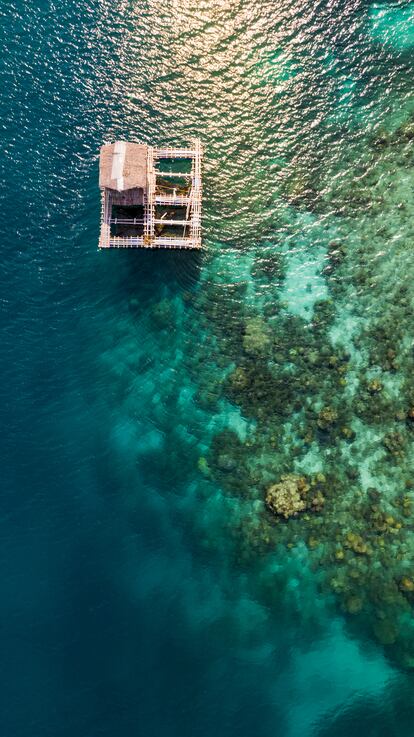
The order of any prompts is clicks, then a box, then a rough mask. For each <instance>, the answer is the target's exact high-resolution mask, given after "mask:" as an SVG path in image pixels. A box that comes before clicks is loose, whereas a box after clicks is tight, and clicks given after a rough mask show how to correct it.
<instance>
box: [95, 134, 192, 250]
mask: <svg viewBox="0 0 414 737" xmlns="http://www.w3.org/2000/svg"><path fill="white" fill-rule="evenodd" d="M161 159H162V160H163V162H164V160H165V159H175V160H176V159H190V160H191V171H190V172H188V173H186V172H182V171H181V172H172V171H171V172H168V171H161V170H158V169H157V164H158V162H159V161H160V160H161ZM201 161H202V147H201V143H200V141H198V140H197V141H195V142H194V147H193V148H170V147H166V148H155V147H152V146H148V147H147V187H146V190H144V195H143V205H144V213H143V218H128V217H120V218H116V217H113V216H112V204H118V200H119V198H118V199H117V198H113V197H112V196H111V190H108V189H103V190H102V205H101V231H100V238H99V247H100V248H169V249H170V248H178V249H197V248H201V199H202V183H201ZM164 168H165V167H164ZM168 177H172V178H175V177H180V178H183V179H184V181H183V183H182V184H180V186H175V187H173V186H172V185H171V187H169V185H168V184H166V181H165V180H167V179H168ZM161 178H162V181H159V180H160V179H161ZM168 188H169V189H170V190H171V191H172V194H170V193H169V191H168ZM183 188H184V191H185V190H187V191H186V193H185V194H183V192H182V190H183ZM177 190H181V191H178V192H177ZM112 200H113V201H112ZM125 202H127V200H125ZM120 204H122V203H120ZM162 206H165V207H167V208H174V207H181V208H185V216H184V217H183V214H184V213H179V214H177V217H175V218H174V217H171V215H172V214H173V213H168V211H166V212H165V213H164V214H163V216H162V217H159V216H158V217H157V216H156V208H157V207H158V208H159V207H162ZM111 225H115V226H117V225H120V226H124V228H130V229H132V230H134V229H135V228H136V229H137V230H138V228H140V229H141V233H142V234H137V235H119V236H115V235H111ZM160 226H167V227H169V228H170V229H171V228H174V227H178V228H182V230H183V233H182V235H181V236H174V235H170V234H168V235H167V234H166V235H165V236H163V235H162V233H160V232H159V231H160ZM138 233H139V230H138Z"/></svg>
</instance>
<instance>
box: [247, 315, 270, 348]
mask: <svg viewBox="0 0 414 737" xmlns="http://www.w3.org/2000/svg"><path fill="white" fill-rule="evenodd" d="M269 345H270V336H269V331H268V328H267V325H266V323H265V321H264V320H262V318H261V317H251V318H249V319H248V320H246V325H245V331H244V337H243V348H244V350H245V351H246V353H250V354H252V355H263V354H264V353H265V352H266V349H267V348H268V347H269Z"/></svg>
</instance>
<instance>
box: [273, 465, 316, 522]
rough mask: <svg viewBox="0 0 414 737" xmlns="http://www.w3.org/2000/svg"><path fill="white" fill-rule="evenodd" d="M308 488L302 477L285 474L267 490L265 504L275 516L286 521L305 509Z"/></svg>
mask: <svg viewBox="0 0 414 737" xmlns="http://www.w3.org/2000/svg"><path fill="white" fill-rule="evenodd" d="M309 489H310V486H309V484H308V483H307V481H306V479H305V477H304V476H297V475H296V474H293V473H291V474H287V475H286V476H282V478H281V480H280V482H279V483H278V484H273V486H270V487H269V489H268V490H267V494H266V504H267V506H268V507H269V509H270V510H271V511H272V512H273V513H274V514H276V515H278V516H280V517H284V518H285V519H288V518H289V517H295V516H296V515H297V514H298V513H299V512H303V511H304V510H305V509H306V508H307V502H306V499H305V497H306V494H307V492H308V491H309Z"/></svg>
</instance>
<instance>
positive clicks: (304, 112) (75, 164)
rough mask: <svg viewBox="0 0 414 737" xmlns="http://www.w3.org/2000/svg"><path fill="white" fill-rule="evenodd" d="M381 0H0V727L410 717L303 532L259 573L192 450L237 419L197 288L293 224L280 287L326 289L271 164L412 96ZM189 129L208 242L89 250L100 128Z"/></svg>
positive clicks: (405, 58) (266, 727)
mask: <svg viewBox="0 0 414 737" xmlns="http://www.w3.org/2000/svg"><path fill="white" fill-rule="evenodd" d="M382 8H383V5H382V4H377V5H375V6H370V5H369V4H368V3H366V2H358V1H357V0H354V2H350V1H348V0H343V2H340V3H336V4H335V5H332V4H331V3H329V2H320V3H318V4H314V3H312V2H298V1H297V0H292V1H291V2H289V3H287V4H285V3H272V2H267V1H266V0H262V1H261V2H258V3H253V2H250V0H246V1H244V2H243V1H242V2H232V1H229V2H213V1H212V0H205V1H204V2H202V3H196V4H192V3H191V2H187V1H186V2H182V3H175V2H174V3H172V4H170V5H168V6H164V5H162V4H160V3H157V2H153V1H152V0H148V1H147V2H144V1H141V0H131V1H129V2H125V1H124V0H111V1H110V0H86V1H85V2H83V3H76V2H73V0H64V1H63V2H61V3H53V2H51V0H42V2H34V1H31V0H14V2H13V3H10V4H8V6H7V7H6V6H5V5H3V6H2V7H1V8H0V19H1V26H0V38H1V49H2V51H1V54H0V59H1V65H0V89H1V98H0V120H1V123H0V125H1V130H2V153H1V157H0V167H1V178H2V182H3V186H2V190H1V195H0V196H1V208H0V232H1V248H2V260H1V266H2V268H1V272H0V279H1V307H2V309H1V329H2V330H1V336H2V339H1V344H0V357H1V364H2V383H1V399H0V413H1V419H2V432H1V439H0V449H1V456H0V467H1V470H2V505H1V517H0V556H1V562H2V572H3V575H2V597H1V607H0V621H1V653H2V674H3V677H2V686H1V690H0V720H1V721H0V735H4V737H23V736H25V737H26V735H30V737H47V736H48V735H50V737H52V736H53V737H58V736H60V735H62V737H65V736H66V735H67V736H68V737H69V735H70V736H72V735H73V736H75V735H76V737H97V736H98V735H103V737H109V736H110V735H111V736H114V735H116V736H117V737H130V736H131V737H132V735H142V736H143V737H144V736H145V737H152V736H154V737H186V736H187V735H188V736H190V735H191V736H192V737H206V736H207V735H209V736H211V735H216V736H217V737H230V735H232V736H233V735H236V734H237V735H239V736H240V737H253V736H254V737H270V735H272V737H278V736H279V735H280V736H281V737H282V736H283V737H285V736H287V737H299V735H300V736H301V737H305V736H306V735H309V736H310V735H312V736H314V737H316V735H318V736H320V737H339V736H341V737H342V735H343V736H344V737H345V735H346V736H348V735H351V734H352V735H353V736H354V737H357V736H358V735H364V736H365V737H370V736H371V735H372V737H385V736H387V737H388V736H390V735H395V736H398V737H409V736H410V735H412V733H413V728H412V718H413V714H414V710H413V706H414V702H413V697H412V688H411V685H412V681H411V675H410V672H409V671H408V670H405V669H402V670H401V669H399V667H398V664H396V663H395V659H393V658H391V659H388V657H387V655H388V653H387V651H385V652H384V649H383V648H382V647H381V646H380V645H378V643H376V642H375V641H373V640H372V638H371V637H370V636H368V635H366V636H365V634H364V631H363V630H362V631H359V632H354V631H352V630H349V629H348V627H347V622H346V620H345V619H344V618H343V613H341V612H340V611H338V609H337V608H335V606H334V605H332V602H331V601H328V602H327V603H326V602H325V599H324V597H323V596H321V598H320V600H319V599H318V598H316V599H315V590H314V588H313V583H312V581H311V580H310V579H309V580H308V578H307V576H306V575H304V574H303V573H302V563H301V558H300V554H299V553H298V554H297V555H296V554H295V553H292V554H291V556H290V557H289V558H288V559H287V560H286V558H280V567H281V568H282V569H283V570H284V571H285V573H284V574H283V576H284V579H285V583H286V580H287V581H288V587H287V589H288V592H289V595H283V596H282V595H280V597H278V587H279V583H278V580H279V579H278V578H275V579H274V583H273V584H272V586H271V587H270V588H272V587H273V589H272V592H271V594H270V593H269V586H268V583H267V580H265V578H266V577H265V571H267V570H268V569H269V565H270V566H275V570H276V568H277V567H278V559H277V556H276V560H273V562H271V563H270V564H269V562H268V561H267V559H266V561H265V560H264V559H263V561H261V560H260V558H259V560H256V561H255V563H254V565H253V566H252V567H249V566H247V567H246V566H245V565H244V563H243V561H242V560H240V559H238V554H237V553H235V552H234V549H233V545H232V526H235V525H234V519H235V517H232V515H233V514H234V515H235V516H237V514H238V511H237V510H238V507H237V504H236V503H235V502H233V501H232V500H231V499H229V497H228V496H226V495H225V494H223V495H222V494H221V491H220V488H219V487H220V485H219V484H218V482H217V479H214V480H211V479H206V478H203V474H202V473H201V472H200V468H201V465H202V464H200V460H199V459H200V456H201V457H204V456H205V455H207V454H208V449H209V447H210V444H211V439H212V437H213V436H214V434H215V433H216V432H217V431H219V430H222V429H223V428H225V427H227V426H230V427H232V428H233V429H234V428H237V429H238V430H239V431H240V432H244V430H243V428H244V422H245V420H244V418H243V416H242V414H243V413H242V412H240V410H239V409H238V408H233V409H231V408H229V405H228V404H226V405H224V404H223V405H222V406H221V405H220V410H218V409H217V407H215V408H212V407H211V406H210V405H209V404H208V401H207V400H205V402H204V404H203V403H202V402H200V401H198V400H197V392H198V391H201V390H203V391H207V392H208V391H210V389H209V387H208V386H207V385H208V382H209V381H210V380H211V376H212V375H214V372H215V371H216V372H217V368H214V367H210V364H209V360H210V358H209V357H210V353H211V350H212V348H211V346H213V345H215V343H214V340H215V336H214V334H213V333H214V331H213V329H212V327H211V324H210V325H209V324H207V326H206V324H205V323H204V322H203V313H204V310H203V308H202V305H203V299H204V305H205V307H206V311H207V308H208V309H209V310H210V311H211V309H212V304H213V306H214V302H215V300H216V301H218V306H219V308H220V299H221V296H218V295H219V294H223V300H224V298H225V291H226V289H227V288H228V287H229V286H234V285H236V286H237V284H239V283H241V282H243V283H244V282H245V281H246V280H247V282H249V280H250V276H246V274H250V271H249V269H250V266H251V264H250V262H249V257H250V256H249V254H251V253H252V252H253V250H254V251H255V253H256V251H260V249H262V252H265V253H266V254H268V253H269V252H272V251H273V250H275V249H276V250H277V249H278V248H281V249H282V251H283V249H284V248H285V246H286V244H287V245H289V244H292V242H294V244H295V248H297V249H298V250H299V251H300V253H301V254H302V256H303V258H302V257H301V258H302V260H301V258H299V266H298V267H296V266H295V263H296V262H294V261H293V264H294V265H293V267H292V268H293V272H292V273H293V275H292V274H291V276H290V281H289V280H286V284H287V287H286V289H287V292H288V294H289V295H291V297H290V298H291V300H292V301H293V302H294V305H293V308H292V310H293V313H295V309H297V310H298V311H299V314H301V310H305V312H306V310H307V309H308V307H307V304H308V302H307V300H308V297H309V293H310V291H312V284H313V290H314V293H315V292H316V293H317V295H319V296H321V298H323V297H324V295H325V294H326V289H327V287H326V285H325V284H324V282H323V279H322V277H321V274H320V272H318V270H317V268H316V267H315V269H316V270H315V269H314V268H313V266H312V264H313V262H314V261H315V263H316V260H317V258H319V255H318V254H319V249H320V251H321V253H324V248H325V246H326V243H325V240H326V238H327V237H328V236H327V235H326V233H327V231H328V230H329V228H330V229H331V230H334V229H335V227H336V223H335V222H334V221H333V219H331V220H330V219H329V217H330V216H329V215H328V216H327V215H326V213H325V214H322V215H320V216H319V215H317V216H314V215H313V214H308V212H307V210H306V208H305V211H304V210H303V208H301V207H298V208H297V210H295V207H294V206H293V207H290V206H289V207H287V206H286V204H283V197H282V194H281V192H280V191H279V189H278V187H279V184H280V181H281V176H282V172H283V169H284V167H287V168H289V167H290V166H296V164H297V162H298V161H299V162H305V163H307V164H308V165H309V166H315V167H317V166H318V165H321V164H320V162H319V163H318V161H319V160H318V150H319V146H320V145H322V143H323V144H324V145H325V146H327V147H331V149H332V150H338V154H337V156H336V158H335V162H334V165H335V164H336V165H338V162H339V165H341V156H342V155H343V149H342V148H341V140H342V136H345V133H346V134H347V135H351V133H352V131H356V134H355V138H356V140H357V141H360V140H361V139H362V144H363V143H364V139H363V135H364V132H365V131H366V130H368V129H372V128H374V127H375V125H376V123H377V122H378V121H381V122H382V123H383V125H384V127H388V128H389V129H390V130H392V129H393V128H395V127H396V126H397V125H398V124H399V119H398V116H399V115H401V117H402V119H404V115H405V113H404V115H403V114H402V113H401V111H402V110H403V111H406V117H407V116H408V114H411V112H412V79H413V76H412V72H413V66H414V56H413V53H414V51H413V39H412V24H413V20H414V19H413V15H412V12H411V5H410V4H405V5H404V6H402V5H401V8H400V7H399V6H398V5H397V7H396V8H394V10H395V11H396V12H400V11H401V14H400V15H398V17H396V16H393V15H392V13H391V11H390V10H387V9H386V16H384V15H383V14H381V13H382ZM193 135H199V136H200V137H201V139H202V140H203V143H204V147H205V170H204V174H205V177H204V181H205V201H204V223H205V233H204V241H205V245H206V246H207V251H206V254H204V255H202V256H199V255H194V254H182V253H178V254H174V253H167V254H158V253H155V254H151V253H140V252H139V251H137V252H130V253H123V252H120V253H116V252H111V253H98V252H97V238H98V221H99V191H98V187H97V177H98V151H99V146H100V145H101V143H102V141H104V140H113V139H115V138H125V139H137V140H144V141H146V142H150V143H153V144H154V145H157V144H158V143H166V144H170V143H179V142H181V141H183V142H186V141H187V140H189V139H190V138H191V136H193ZM362 148H363V145H362ZM350 150H351V152H353V151H354V149H352V148H351V149H350ZM354 155H355V156H357V155H358V152H357V154H355V153H354ZM334 165H333V166H334ZM347 166H350V164H349V159H346V161H345V159H344V163H343V167H344V168H346V167H347ZM385 166H386V164H385ZM300 176H301V175H300V174H299V179H300ZM295 186H296V185H295V183H294V184H293V185H292V190H291V193H293V195H296V190H295ZM300 186H302V185H300ZM410 186H412V185H410ZM309 212H311V208H310V210H309ZM312 217H316V219H315V220H311V218H312ZM365 225H366V224H365V223H364V222H363V220H362V219H361V222H359V221H358V220H357V221H356V224H355V225H354V226H353V227H354V229H355V230H356V232H358V228H360V230H361V233H362V232H363V227H365ZM399 227H400V225H399V223H398V222H397V223H396V224H395V223H393V222H391V225H390V228H391V230H392V228H394V230H393V231H392V234H391V235H395V234H396V233H398V228H399ZM330 233H331V231H329V234H330ZM329 237H331V235H329ZM364 237H365V231H364ZM390 237H391V236H390ZM292 239H293V241H292ZM295 248H293V252H295V253H296V251H295ZM380 248H381V244H378V250H380ZM316 252H317V253H316ZM315 254H316V255H315ZM259 255H260V254H259ZM322 257H324V256H322ZM309 264H310V266H309ZM308 267H309V268H308ZM295 268H298V271H297V272H295V270H294V269H295ZM301 269H303V270H304V271H303V272H301ZM351 276H352V275H351ZM351 276H350V277H349V282H347V281H346V279H345V277H343V278H344V288H345V289H348V290H349V295H351V300H352V297H353V296H354V295H355V292H354V291H353V290H354V286H353V282H352V278H351ZM384 278H385V277H384ZM310 283H311V284H310ZM309 284H310V289H309ZM214 287H216V291H215V292H213V291H212V288H214ZM279 287H280V289H283V285H279V284H276V289H279ZM272 288H273V287H272ZM266 289H267V287H263V285H262V286H259V287H257V290H256V292H251V291H250V292H248V293H247V296H246V301H249V300H250V301H251V302H255V300H256V302H257V303H259V302H260V304H262V302H263V300H264V301H265V302H266V300H267V303H270V302H271V300H272V298H273V296H274V295H273V296H272V294H271V293H270V292H266ZM203 295H206V297H204V296H203ZM292 295H293V296H292ZM285 296H286V295H285ZM339 299H340V296H339V297H338V300H339ZM368 299H369V297H368ZM295 300H296V301H295ZM345 302H346V300H345ZM223 304H224V305H225V304H226V302H225V301H224V302H223ZM295 304H296V305H299V306H298V307H297V308H296V307H295ZM373 304H374V303H373ZM160 305H161V307H160ZM223 309H224V308H223ZM160 312H161V314H160ZM304 314H305V313H304ZM154 316H155V317H154ZM225 359H226V356H225V355H224V361H223V363H222V371H223V374H224V372H225V371H226V368H225V366H226V360H225ZM200 387H201V389H200ZM206 387H207V388H206ZM299 547H300V546H299ZM280 585H281V584H280ZM264 591H266V592H267V593H266V595H265V594H264V593H263V592H264ZM327 598H328V599H329V597H327Z"/></svg>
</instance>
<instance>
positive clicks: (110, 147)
mask: <svg viewBox="0 0 414 737" xmlns="http://www.w3.org/2000/svg"><path fill="white" fill-rule="evenodd" d="M147 150H148V147H147V146H146V145H145V144H144V143H127V142H125V141H116V142H115V143H109V144H106V145H104V146H102V147H101V154H100V160H99V186H100V187H101V189H104V188H107V189H113V190H116V191H117V192H123V191H124V190H127V189H133V188H137V187H138V188H141V189H143V190H146V189H147Z"/></svg>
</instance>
